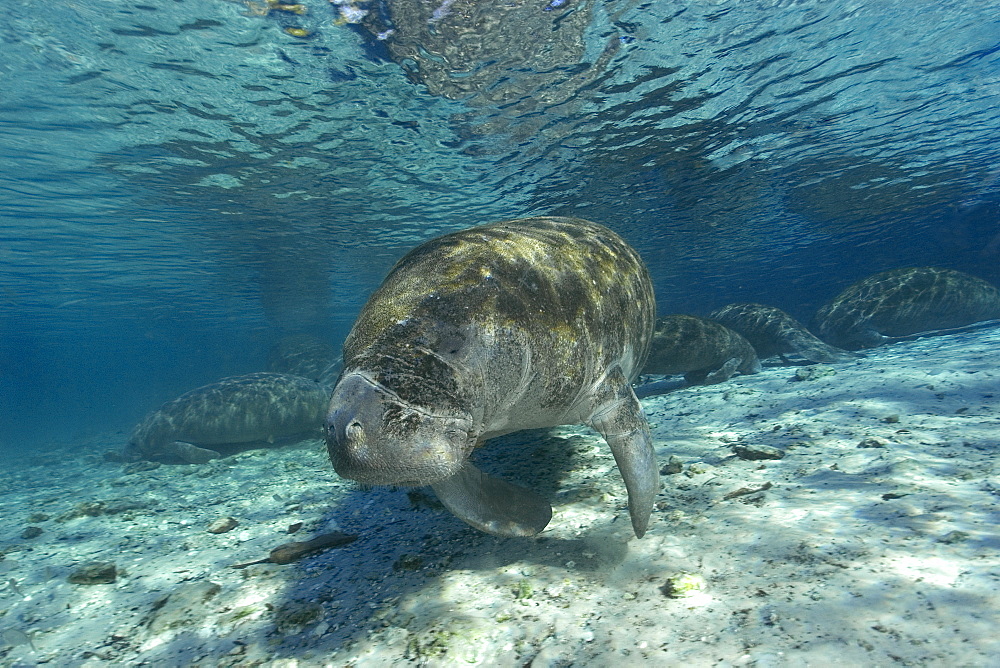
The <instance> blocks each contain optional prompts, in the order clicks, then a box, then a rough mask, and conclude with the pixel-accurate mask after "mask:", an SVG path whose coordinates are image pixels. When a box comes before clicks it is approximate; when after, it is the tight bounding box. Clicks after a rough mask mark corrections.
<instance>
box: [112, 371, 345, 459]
mask: <svg viewBox="0 0 1000 668" xmlns="http://www.w3.org/2000/svg"><path fill="white" fill-rule="evenodd" d="M328 401H329V393H328V392H327V390H326V389H324V388H323V387H322V386H321V385H320V384H319V383H317V382H315V381H312V380H309V379H308V378H302V377H300V376H293V375H290V374H282V373H268V372H262V373H252V374H248V375H245V376H234V377H232V378H224V379H223V380H220V381H219V382H217V383H212V384H211V385H205V386H203V387H199V388H197V389H194V390H191V391H190V392H186V393H184V394H182V395H181V396H179V397H177V398H176V399H174V400H172V401H168V402H167V403H165V404H163V406H161V407H160V408H159V409H158V410H156V411H153V412H152V413H150V414H149V415H147V416H146V417H145V419H143V421H142V422H140V423H139V424H138V425H137V426H136V428H135V429H134V430H133V431H132V435H131V436H130V437H129V441H128V445H127V446H126V448H125V453H124V457H125V458H126V459H130V460H136V459H155V458H161V457H163V458H179V459H182V460H184V461H188V462H192V463H200V462H204V461H207V460H209V459H214V458H216V457H220V456H221V454H220V452H219V450H220V449H221V450H226V449H232V448H233V447H234V446H237V447H238V446H243V447H246V446H248V445H250V444H254V443H272V442H274V441H277V440H284V439H292V438H294V437H300V436H301V437H303V438H306V437H309V436H317V435H319V434H320V433H321V432H320V429H321V426H322V423H323V413H324V411H325V409H326V405H327V403H328Z"/></svg>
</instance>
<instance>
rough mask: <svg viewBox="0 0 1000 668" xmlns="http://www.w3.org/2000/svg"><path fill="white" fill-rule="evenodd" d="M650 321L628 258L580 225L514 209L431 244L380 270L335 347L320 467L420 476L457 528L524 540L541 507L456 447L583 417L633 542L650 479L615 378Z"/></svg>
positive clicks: (635, 263) (623, 386) (646, 341)
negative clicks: (340, 355) (504, 217)
mask: <svg viewBox="0 0 1000 668" xmlns="http://www.w3.org/2000/svg"><path fill="white" fill-rule="evenodd" d="M654 319H655V301H654V297H653V286H652V283H651V281H650V278H649V273H648V272H647V270H646V267H645V265H644V264H643V262H642V260H641V259H640V258H639V255H638V254H637V253H636V251H635V250H633V249H632V248H631V247H630V246H629V245H628V244H626V243H625V241H623V240H622V239H621V238H620V237H619V236H618V235H616V234H615V233H614V232H612V231H611V230H609V229H607V228H605V227H603V226H601V225H598V224H596V223H592V222H589V221H586V220H581V219H578V218H559V217H539V218H526V219H520V220H509V221H503V222H498V223H492V224H488V225H483V226H480V227H473V228H470V229H466V230H464V231H461V232H456V233H453V234H448V235H445V236H442V237H438V238H435V239H432V240H430V241H428V242H426V243H424V244H422V245H420V246H418V247H417V248H415V249H413V250H412V251H410V252H409V253H408V254H407V255H405V256H404V257H403V258H402V259H401V260H399V262H397V263H396V265H395V266H394V267H393V268H392V270H391V271H390V272H389V274H388V276H387V277H386V279H385V281H384V282H383V283H382V285H381V286H380V287H379V288H378V289H377V290H376V291H375V293H374V294H372V296H371V298H370V299H369V300H368V302H367V304H365V306H364V308H363V309H362V310H361V313H360V314H359V315H358V318H357V321H356V322H355V323H354V326H353V328H352V329H351V332H350V334H349V335H348V337H347V340H346V341H345V343H344V371H343V374H342V375H341V377H340V380H339V381H338V383H337V386H336V387H335V388H334V390H333V397H332V398H331V401H330V410H329V413H328V414H327V417H326V441H327V448H328V450H329V453H330V459H331V461H332V463H333V466H334V469H335V470H336V471H337V473H338V474H339V475H340V476H341V477H344V478H348V479H352V480H356V481H359V482H361V483H366V484H374V485H412V486H415V485H430V486H431V488H432V489H433V490H434V492H435V494H437V496H438V498H439V499H440V500H441V502H442V503H443V504H444V506H445V507H446V508H447V509H448V510H450V511H451V512H452V513H453V514H455V515H456V516H457V517H458V518H460V519H462V520H463V521H465V522H467V523H469V524H471V525H472V526H474V527H476V528H478V529H480V530H482V531H485V532H487V533H492V534H495V535H500V536H530V535H534V534H536V533H538V532H539V531H541V530H542V529H544V528H545V526H546V525H547V524H548V522H549V520H550V518H551V515H552V508H551V507H550V506H549V503H548V501H547V500H546V499H544V498H542V497H541V496H540V495H538V494H535V493H534V492H532V491H530V490H528V489H525V488H523V487H520V486H518V485H514V484H511V483H509V482H506V481H503V480H500V479H499V478H495V477H492V476H489V475H487V474H485V473H483V472H482V471H480V470H479V469H477V468H476V467H475V465H473V463H472V462H471V461H470V460H469V456H470V454H471V453H472V451H473V449H474V448H475V447H476V446H477V445H478V444H480V443H482V442H483V441H485V440H487V439H490V438H493V437H495V436H500V435H502V434H507V433H510V432H514V431H519V430H522V429H537V428H544V427H552V426H556V425H564V424H578V423H585V424H588V425H590V426H591V427H593V428H594V429H595V430H596V431H598V432H599V433H600V434H601V435H602V436H603V437H604V439H605V441H607V443H608V445H609V446H610V447H611V451H612V453H613V454H614V457H615V461H616V462H617V464H618V470H619V471H620V473H621V475H622V477H623V478H624V480H625V487H626V489H627V491H628V503H629V514H630V516H631V520H632V528H633V530H634V532H635V535H636V536H639V537H641V536H642V535H643V534H644V533H645V531H646V527H647V524H648V521H649V515H650V512H651V510H652V506H653V500H654V497H655V496H656V493H657V491H658V489H659V478H658V472H657V466H656V460H655V456H654V452H653V446H652V439H651V437H650V432H649V425H648V424H647V423H646V418H645V416H644V415H643V412H642V407H641V406H640V405H639V401H638V400H637V399H636V396H635V393H634V392H633V391H632V388H631V386H630V385H629V383H630V382H631V381H632V380H634V379H635V377H636V376H637V375H638V372H639V369H640V368H642V365H643V363H644V362H645V360H646V355H647V353H648V350H649V345H650V341H651V340H652V336H653V325H654Z"/></svg>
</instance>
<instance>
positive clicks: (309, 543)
mask: <svg viewBox="0 0 1000 668" xmlns="http://www.w3.org/2000/svg"><path fill="white" fill-rule="evenodd" d="M357 539H358V537H357V536H354V535H351V534H346V533H342V532H340V531H334V532H332V533H324V534H320V535H318V536H316V537H315V538H311V539H309V540H305V541H299V542H292V543H285V544H283V545H279V546H278V547H276V548H274V549H273V550H271V554H269V555H268V556H267V558H266V559H258V560H257V561H250V562H247V563H245V564H233V566H232V568H246V567H247V566H252V565H254V564H267V563H271V564H290V563H292V562H295V561H298V560H299V559H301V558H302V557H304V556H306V555H307V554H311V553H313V552H319V551H320V550H326V549H329V548H333V547H343V546H344V545H347V544H349V543H353V542H354V541H355V540H357Z"/></svg>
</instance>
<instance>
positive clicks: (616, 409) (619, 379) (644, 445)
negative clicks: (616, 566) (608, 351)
mask: <svg viewBox="0 0 1000 668" xmlns="http://www.w3.org/2000/svg"><path fill="white" fill-rule="evenodd" d="M593 400H594V403H593V408H594V410H593V412H592V413H591V416H590V420H588V424H589V425H590V426H591V427H593V428H594V429H596V430H597V431H598V432H600V434H601V436H603V437H604V440H605V441H607V442H608V445H609V446H611V453H612V454H613V455H614V456H615V462H616V463H617V464H618V471H619V473H621V475H622V478H624V479H625V489H627V490H628V512H629V516H630V517H631V518H632V529H633V530H634V531H635V535H636V537H637V538H642V536H643V534H645V533H646V527H647V526H648V525H649V516H650V514H651V513H652V512H653V501H654V500H655V499H656V494H657V492H659V491H660V473H659V470H658V468H657V466H656V453H655V452H654V451H653V437H652V436H651V435H650V433H649V423H648V422H646V416H645V415H643V413H642V406H640V405H639V400H638V399H636V397H635V392H633V391H632V387H631V386H630V385H629V384H628V381H626V379H625V376H624V374H623V373H622V371H621V369H620V368H618V367H615V368H614V369H612V371H611V372H610V373H609V374H608V377H607V378H606V379H605V380H604V382H603V383H601V384H600V385H599V386H598V387H597V388H596V389H595V391H594V397H593Z"/></svg>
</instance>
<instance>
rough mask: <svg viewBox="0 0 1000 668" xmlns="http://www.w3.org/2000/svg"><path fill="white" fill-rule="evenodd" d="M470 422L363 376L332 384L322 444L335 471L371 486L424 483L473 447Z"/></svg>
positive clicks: (451, 468)
mask: <svg viewBox="0 0 1000 668" xmlns="http://www.w3.org/2000/svg"><path fill="white" fill-rule="evenodd" d="M469 426H470V423H469V421H467V420H464V419H462V418H461V417H451V416H439V415H433V414H429V413H428V412H427V411H425V410H421V409H419V408H416V407H412V406H409V405H407V404H405V403H404V402H402V401H401V400H400V399H399V398H398V397H397V396H396V395H394V394H393V393H391V392H389V391H387V390H386V389H385V388H383V387H382V386H380V385H379V384H377V383H375V382H374V381H372V380H371V379H370V378H368V377H367V376H365V375H363V374H360V373H351V374H348V375H345V376H344V377H343V378H341V380H340V382H339V383H338V384H337V387H336V388H334V391H333V396H332V398H331V400H330V410H329V412H328V413H327V416H326V447H327V451H328V452H329V454H330V461H331V462H333V468H334V470H336V471H337V475H339V476H341V477H342V478H348V479H351V480H357V481H358V482H363V483H368V484H373V485H427V484H430V483H433V482H437V481H438V480H442V479H444V478H447V477H449V476H451V475H454V474H455V473H456V472H457V471H458V470H459V469H460V468H461V467H462V464H463V463H464V461H465V458H466V457H467V456H468V454H469V452H471V450H472V447H473V445H474V443H470V437H469Z"/></svg>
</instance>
